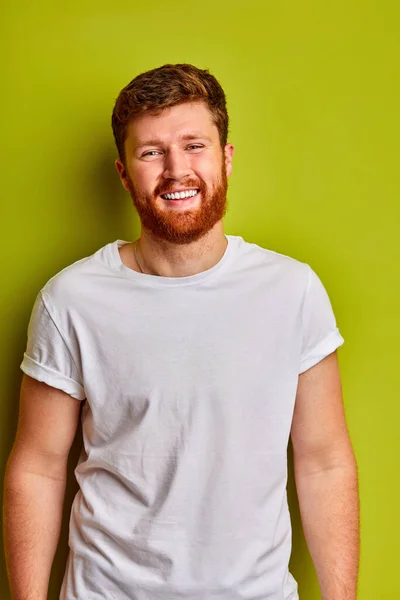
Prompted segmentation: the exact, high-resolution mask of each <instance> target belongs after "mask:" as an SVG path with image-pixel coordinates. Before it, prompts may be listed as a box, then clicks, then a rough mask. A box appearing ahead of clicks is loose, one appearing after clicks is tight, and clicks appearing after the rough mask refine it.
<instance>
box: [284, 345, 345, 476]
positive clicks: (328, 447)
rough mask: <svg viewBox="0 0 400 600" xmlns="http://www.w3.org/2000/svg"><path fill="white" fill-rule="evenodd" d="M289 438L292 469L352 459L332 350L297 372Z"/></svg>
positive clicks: (312, 467)
mask: <svg viewBox="0 0 400 600" xmlns="http://www.w3.org/2000/svg"><path fill="white" fill-rule="evenodd" d="M291 438H292V447H293V458H294V466H295V469H296V470H299V469H302V470H304V471H306V472H311V471H316V470H321V469H325V468H330V467H332V466H335V465H340V464H345V463H347V461H349V460H354V455H353V451H352V447H351V442H350V438H349V434H348V430H347V426H346V420H345V412H344V406H343V398H342V386H341V380H340V373H339V365H338V360H337V352H336V351H335V352H333V353H331V354H329V355H328V356H326V357H325V358H324V359H322V360H321V361H320V362H318V363H317V364H316V365H314V366H313V367H311V368H310V369H308V370H307V371H304V373H301V375H300V376H299V381H298V387H297V394H296V402H295V407H294V413H293V421H292V428H291Z"/></svg>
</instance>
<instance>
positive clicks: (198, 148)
mask: <svg viewBox="0 0 400 600" xmlns="http://www.w3.org/2000/svg"><path fill="white" fill-rule="evenodd" d="M190 148H193V149H194V150H201V149H202V148H203V146H202V145H201V144H190V146H188V150H190Z"/></svg>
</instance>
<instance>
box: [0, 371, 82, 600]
mask: <svg viewBox="0 0 400 600" xmlns="http://www.w3.org/2000/svg"><path fill="white" fill-rule="evenodd" d="M80 407H81V403H80V402H79V401H78V400H76V399H74V398H72V397H71V396H70V395H69V394H66V393H65V392H63V391H61V390H59V389H56V388H53V387H51V386H48V385H47V384H45V383H42V382H40V381H37V380H36V379H33V378H31V377H29V376H28V375H25V374H24V376H23V379H22V385H21V397H20V411H19V420H18V430H17V434H16V438H15V442H14V445H13V448H12V451H11V454H10V457H9V459H8V462H7V468H6V475H5V479H4V507H3V522H4V540H5V553H6V564H7V572H8V578H9V583H10V589H11V597H12V600H46V598H47V592H48V585H49V579H50V572H51V567H52V563H53V560H54V556H55V553H56V549H57V544H58V540H59V536H60V530H61V520H62V511H63V504H64V496H65V485H66V476H67V462H68V455H69V451H70V448H71V445H72V442H73V440H74V437H75V433H76V430H77V426H78V423H79V415H80Z"/></svg>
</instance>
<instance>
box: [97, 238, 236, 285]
mask: <svg viewBox="0 0 400 600" xmlns="http://www.w3.org/2000/svg"><path fill="white" fill-rule="evenodd" d="M225 238H226V240H227V242H228V243H227V247H226V249H225V252H224V254H223V255H222V257H221V258H220V260H219V261H218V262H217V263H216V264H215V265H214V266H213V267H211V268H210V269H207V270H206V271H201V272H200V273H196V274H195V275H187V276H185V277H163V276H160V275H149V274H147V273H138V272H137V271H134V270H133V269H131V268H130V267H127V266H126V265H125V264H124V263H123V262H122V260H121V256H120V254H119V251H118V248H120V247H121V246H124V245H126V244H131V243H132V242H131V241H127V240H120V239H117V240H115V241H114V242H111V243H110V244H108V245H107V249H108V251H109V260H110V264H111V266H112V267H113V268H114V269H116V270H117V271H118V272H119V273H120V274H121V275H123V276H124V277H127V278H128V279H131V280H132V281H135V282H136V283H138V284H141V285H147V286H151V287H158V288H161V287H162V288H165V287H183V286H188V285H196V284H199V283H202V282H204V281H207V280H209V279H211V277H214V276H215V275H216V274H217V273H219V272H220V271H221V270H222V269H223V268H224V267H225V266H226V265H227V264H228V263H229V262H230V260H231V258H232V256H233V254H234V250H235V248H236V246H237V244H238V241H239V240H240V239H241V238H240V236H234V235H226V234H225Z"/></svg>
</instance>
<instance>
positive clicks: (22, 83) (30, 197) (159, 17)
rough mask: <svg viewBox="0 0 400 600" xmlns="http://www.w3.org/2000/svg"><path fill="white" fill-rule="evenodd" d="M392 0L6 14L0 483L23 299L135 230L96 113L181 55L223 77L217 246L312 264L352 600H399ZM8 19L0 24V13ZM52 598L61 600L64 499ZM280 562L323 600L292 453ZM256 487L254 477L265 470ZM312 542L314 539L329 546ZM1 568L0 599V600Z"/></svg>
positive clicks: (88, 0) (81, 7)
mask: <svg viewBox="0 0 400 600" xmlns="http://www.w3.org/2000/svg"><path fill="white" fill-rule="evenodd" d="M398 6H399V4H398V2H397V0H393V1H392V2H390V1H388V0H381V1H380V2H378V1H376V2H373V1H370V0H368V1H364V2H358V1H355V0H348V1H346V2H345V1H342V0H340V1H336V2H335V3H333V2H326V1H324V0H321V1H319V2H318V1H312V0H302V1H297V0H286V1H283V2H271V1H269V0H267V1H264V2H258V3H256V2H254V1H253V0H248V1H246V2H235V1H233V0H221V1H219V2H215V1H210V0H202V1H201V2H195V3H194V2H193V3H192V2H189V1H187V0H185V1H184V0H175V1H172V2H165V1H161V0H153V1H152V2H151V3H138V4H136V3H135V1H134V0H129V1H128V0H119V2H117V3H114V2H111V0H109V1H108V2H101V1H100V2H99V1H98V0H96V1H94V0H80V2H77V1H75V2H68V3H62V4H57V3H54V2H50V0H47V1H45V0H39V1H38V2H28V1H27V0H20V2H18V3H14V4H11V3H9V4H8V6H7V9H6V14H5V18H4V21H3V26H2V35H1V36H0V37H1V40H2V41H1V44H2V45H3V47H2V49H1V50H2V54H1V56H2V57H3V61H2V63H3V64H2V66H3V91H2V94H1V102H2V110H1V118H2V121H3V131H4V134H3V144H2V160H1V165H2V167H3V174H2V185H1V192H2V206H1V215H2V221H1V222H2V234H1V253H2V259H3V260H2V269H1V285H2V287H1V289H2V295H1V315H2V320H1V340H2V344H1V361H0V369H1V371H0V376H1V398H2V401H1V404H0V411H1V412H0V424H1V453H2V455H1V456H2V460H1V464H2V472H1V475H3V472H4V463H5V461H6V458H7V456H8V453H9V451H10V448H11V444H12V440H13V436H14V433H15V428H16V422H17V412H18V400H19V386H20V381H21V375H22V373H21V372H20V370H19V364H20V362H21V360H22V354H23V351H24V349H25V342H26V328H27V324H28V319H29V315H30V311H31V309H32V305H33V301H34V298H35V296H36V294H37V292H38V291H39V289H40V288H41V287H42V286H43V285H44V284H45V282H46V281H47V280H48V279H49V278H50V277H51V276H52V275H54V274H55V273H56V272H58V271H59V270H60V269H62V268H63V267H65V266H66V265H68V264H70V263H72V262H73V261H75V260H78V259H79V258H82V257H84V256H87V255H89V254H91V253H93V252H94V251H95V250H97V249H98V248H99V247H100V246H102V245H105V244H106V243H108V242H109V241H114V240H115V239H117V238H122V239H127V240H133V239H135V236H137V234H138V231H139V229H138V220H137V217H136V213H135V212H134V209H133V207H132V205H131V201H130V198H129V196H128V195H127V194H126V193H125V192H124V191H123V189H122V187H121V186H120V183H119V180H118V176H117V173H116V172H115V171H114V165H113V161H114V158H115V149H114V145H113V139H112V133H111V127H110V115H111V110H112V107H113V103H114V100H115V98H116V96H117V95H118V92H119V90H120V89H121V88H122V87H123V86H124V85H125V84H126V83H128V82H129V81H130V80H131V79H132V78H133V77H134V76H135V75H137V74H138V73H140V72H142V71H144V70H147V69H151V68H154V67H156V66H160V65H162V64H164V63H167V62H172V63H177V62H191V63H194V64H195V65H197V66H199V67H202V68H209V69H210V71H211V72H212V73H213V74H214V75H215V76H216V77H217V78H218V79H219V80H220V82H221V84H222V85H223V87H224V89H225V91H226V94H227V100H228V108H229V112H230V118H231V127H230V141H231V142H232V143H234V145H235V147H236V153H235V156H234V170H233V174H232V177H231V179H230V182H229V206H230V208H229V211H228V214H227V216H226V218H225V231H226V232H227V233H231V234H235V235H242V236H243V237H244V238H245V239H246V240H248V241H253V242H256V243H258V244H260V245H262V246H264V247H267V248H270V249H273V250H276V251H278V252H281V253H284V254H288V255H290V256H293V257H295V258H297V259H299V260H302V261H305V262H308V263H309V264H311V265H312V267H313V268H314V269H315V270H316V272H317V273H318V274H319V276H320V277H321V279H322V281H323V282H324V284H325V286H326V288H327V290H328V293H329V295H330V297H331V301H332V304H333V308H334V311H335V314H336V317H337V321H338V326H339V328H340V331H341V333H342V335H343V336H344V338H345V344H344V346H343V347H342V348H341V349H340V350H339V361H340V367H341V372H342V380H343V391H344V401H345V408H346V414H347V420H348V426H349V430H350V434H351V438H352V441H353V446H354V450H355V453H356V456H357V460H358V464H359V472H360V491H361V518H362V540H361V569H360V583H359V598H360V599H361V600H397V598H398V597H399V592H398V583H397V577H396V575H395V574H396V572H397V567H398V558H399V553H398V547H397V541H398V539H399V537H400V527H399V519H398V494H399V491H400V490H399V483H398V481H397V474H398V472H399V467H400V464H399V462H400V461H399V442H398V436H397V428H398V420H399V417H400V411H399V401H398V383H397V373H398V369H399V358H400V356H399V337H400V317H399V299H400V294H399V258H400V252H399V236H398V225H399V208H398V201H399V187H400V186H399V167H398V163H399V134H400V127H399V126H400V119H399V100H400V99H399V89H400V85H399V77H398V69H399V66H398V65H399V59H400V52H399V45H400V44H399V31H400V30H399V23H400V20H399V16H400V15H399V9H398ZM3 14H4V11H3ZM79 443H80V439H79V436H78V437H77V439H76V441H75V444H74V447H73V450H72V453H71V460H70V470H69V476H70V483H69V486H68V494H67V500H66V505H65V519H64V526H63V531H62V536H61V540H60V545H59V549H58V552H57V556H56V560H55V565H54V569H53V574H52V579H51V585H50V594H49V600H55V599H56V598H58V594H57V592H58V589H59V587H60V583H61V578H62V575H63V572H64V563H65V559H66V553H67V530H68V513H69V507H70V503H71V500H72V497H73V495H74V493H75V491H76V487H75V485H76V484H75V483H74V480H73V473H72V469H73V466H74V461H76V460H77V456H78V451H79ZM289 466H290V480H289V486H288V487H289V499H290V506H291V512H292V519H293V556H292V561H291V569H292V572H293V574H294V576H295V577H296V579H297V580H298V582H299V589H300V596H301V598H302V599H304V600H314V599H317V598H320V594H319V591H318V585H317V580H316V576H315V571H314V568H313V565H312V562H311V559H310V557H309V555H308V551H307V546H306V544H305V541H304V538H303V535H302V529H301V523H300V519H299V511H298V505H297V500H296V494H295V487H294V482H293V469H292V458H291V447H289ZM266 476H267V474H266ZM327 543H328V540H327ZM4 569H5V567H4V561H3V560H2V562H1V570H2V572H1V573H0V580H1V581H2V582H3V583H2V584H1V589H0V595H1V597H2V598H4V599H5V600H7V599H8V598H9V592H8V588H7V585H6V582H5V577H3V575H5V570H4Z"/></svg>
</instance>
